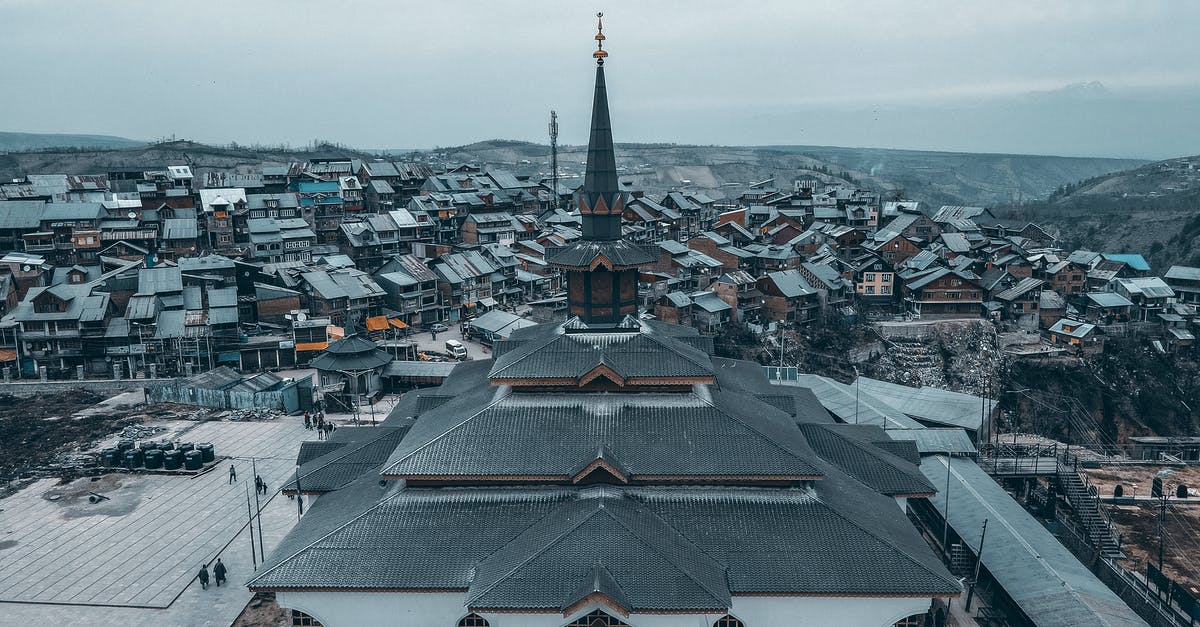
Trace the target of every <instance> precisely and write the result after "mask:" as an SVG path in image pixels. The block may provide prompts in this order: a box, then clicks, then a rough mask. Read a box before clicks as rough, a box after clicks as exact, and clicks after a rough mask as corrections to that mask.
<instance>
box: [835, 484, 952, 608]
mask: <svg viewBox="0 0 1200 627" xmlns="http://www.w3.org/2000/svg"><path fill="white" fill-rule="evenodd" d="M841 472H843V474H846V476H850V475H849V474H848V473H845V471H841ZM851 479H853V477H851ZM854 480H855V481H858V480H857V479H854ZM820 502H821V503H822V504H823V505H825V507H826V508H827V509H828V510H829V511H830V512H832V513H833V515H835V516H837V517H838V518H841V519H842V520H844V521H846V522H847V523H849V524H850V525H853V526H854V527H855V528H857V529H859V530H861V531H862V532H863V533H865V534H867V535H869V536H871V537H872V538H875V539H876V540H878V541H880V542H882V543H883V544H886V545H887V546H889V547H891V548H892V549H893V550H894V551H896V552H897V553H899V554H901V555H903V556H904V557H906V558H907V559H908V561H910V562H912V563H914V564H916V565H917V566H918V567H920V568H921V570H923V571H925V572H926V573H928V574H930V575H933V576H935V577H937V578H938V579H942V580H943V581H947V582H953V583H954V584H955V585H958V580H957V579H954V578H953V577H952V578H950V579H945V578H944V577H942V576H941V575H940V574H938V573H936V572H934V571H933V570H930V569H929V567H928V566H926V565H925V563H924V562H922V561H921V560H919V559H917V558H916V557H914V556H913V555H911V554H910V553H909V551H908V550H907V549H906V548H905V547H901V546H897V545H896V544H895V543H893V542H891V541H890V540H889V539H888V538H886V537H885V536H882V535H881V534H879V533H877V532H876V531H875V530H874V529H869V528H867V527H865V526H863V525H861V524H859V523H858V519H856V518H852V517H850V516H847V515H846V514H845V513H844V512H842V510H841V509H840V508H838V507H837V506H835V505H834V504H833V503H831V502H829V501H826V500H825V499H820Z"/></svg>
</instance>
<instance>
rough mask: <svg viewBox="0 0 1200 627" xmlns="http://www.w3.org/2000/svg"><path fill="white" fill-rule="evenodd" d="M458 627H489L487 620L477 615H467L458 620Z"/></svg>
mask: <svg viewBox="0 0 1200 627" xmlns="http://www.w3.org/2000/svg"><path fill="white" fill-rule="evenodd" d="M458 627H490V625H489V624H488V622H487V619H486V618H484V617H482V616H480V615H479V614H467V615H466V616H463V617H462V618H460V619H459V620H458Z"/></svg>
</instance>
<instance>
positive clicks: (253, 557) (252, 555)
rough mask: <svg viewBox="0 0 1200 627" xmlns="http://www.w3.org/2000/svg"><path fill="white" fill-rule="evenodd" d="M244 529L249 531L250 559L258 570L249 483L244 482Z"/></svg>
mask: <svg viewBox="0 0 1200 627" xmlns="http://www.w3.org/2000/svg"><path fill="white" fill-rule="evenodd" d="M246 515H247V516H248V517H249V520H247V524H246V529H248V530H249V531H250V561H251V562H252V563H253V564H254V570H258V557H257V555H256V554H255V552H254V510H252V509H251V508H250V484H249V483H247V484H246Z"/></svg>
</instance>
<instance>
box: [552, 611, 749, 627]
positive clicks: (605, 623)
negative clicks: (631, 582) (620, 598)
mask: <svg viewBox="0 0 1200 627" xmlns="http://www.w3.org/2000/svg"><path fill="white" fill-rule="evenodd" d="M563 627H630V626H629V624H627V623H625V622H623V621H620V620H617V619H616V618H613V617H612V616H609V615H608V614H605V613H604V612H601V611H600V610H595V611H593V612H591V613H590V614H585V615H583V616H580V617H579V618H576V619H575V620H573V621H571V622H569V623H567V624H566V625H564V626H563ZM738 627H741V623H738Z"/></svg>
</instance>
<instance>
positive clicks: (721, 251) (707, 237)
mask: <svg viewBox="0 0 1200 627" xmlns="http://www.w3.org/2000/svg"><path fill="white" fill-rule="evenodd" d="M687 247H688V248H691V249H692V250H695V251H699V252H701V253H704V254H705V255H708V256H709V257H712V258H713V259H716V260H717V261H719V262H721V268H722V269H724V270H726V271H730V270H748V269H750V268H751V267H752V266H753V265H754V253H752V252H750V251H748V250H745V249H744V248H740V247H738V246H736V245H734V243H733V241H732V240H730V239H729V238H727V237H725V236H724V235H721V234H719V233H715V232H713V231H704V232H703V233H700V234H699V235H696V236H694V237H692V238H691V239H689V240H688V241H687Z"/></svg>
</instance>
